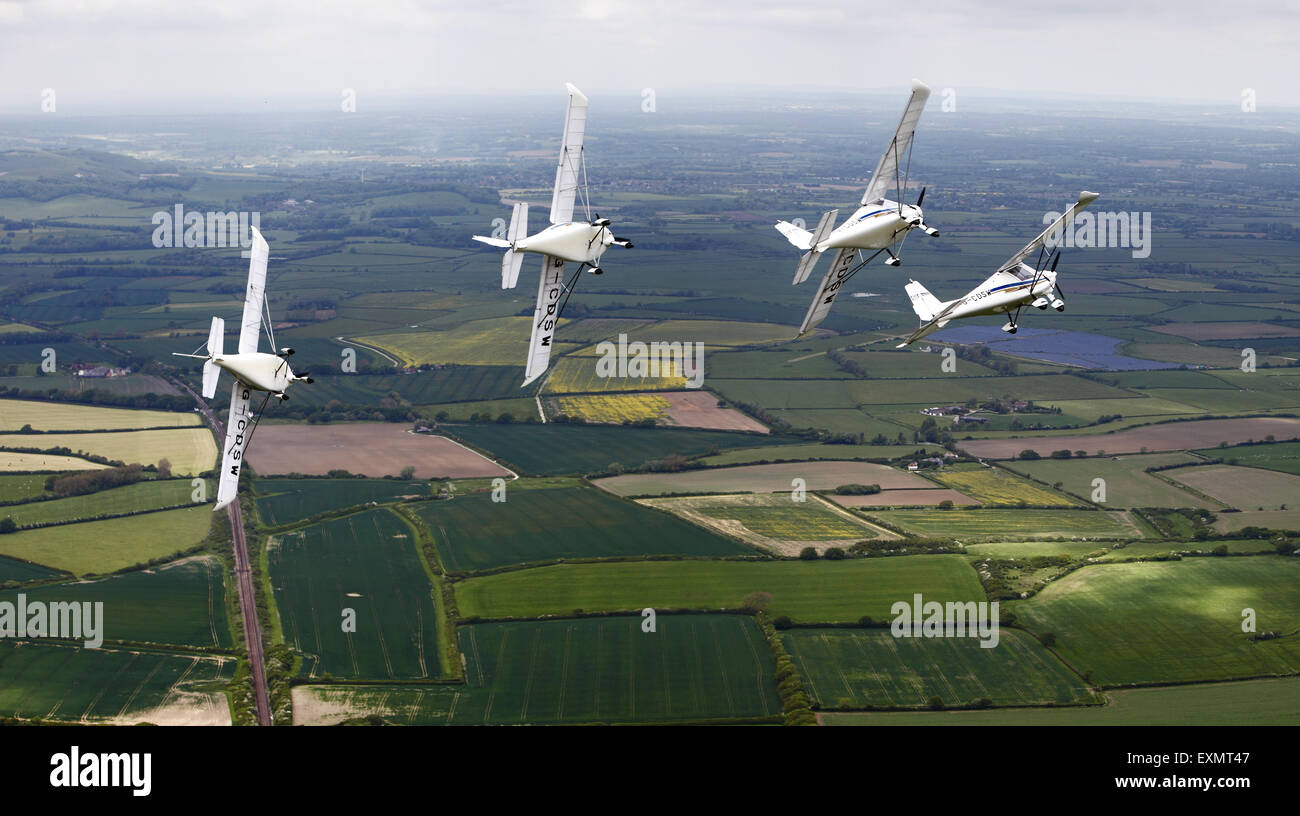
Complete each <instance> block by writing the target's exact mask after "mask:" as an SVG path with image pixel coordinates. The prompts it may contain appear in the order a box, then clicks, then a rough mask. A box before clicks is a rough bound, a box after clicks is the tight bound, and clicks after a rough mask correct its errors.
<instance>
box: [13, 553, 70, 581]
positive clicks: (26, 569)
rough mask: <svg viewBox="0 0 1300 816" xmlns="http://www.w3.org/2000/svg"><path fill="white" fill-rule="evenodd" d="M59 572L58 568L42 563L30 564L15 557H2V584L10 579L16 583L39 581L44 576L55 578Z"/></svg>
mask: <svg viewBox="0 0 1300 816" xmlns="http://www.w3.org/2000/svg"><path fill="white" fill-rule="evenodd" d="M58 574H59V573H58V571H57V570H52V569H50V568H49V567H42V566H41V565H40V564H29V563H27V562H26V561H19V560H17V559H15V558H3V557H0V584H3V583H7V582H9V581H13V582H14V583H23V582H25V581H39V580H41V579H43V578H53V577H54V576H55V575H58Z"/></svg>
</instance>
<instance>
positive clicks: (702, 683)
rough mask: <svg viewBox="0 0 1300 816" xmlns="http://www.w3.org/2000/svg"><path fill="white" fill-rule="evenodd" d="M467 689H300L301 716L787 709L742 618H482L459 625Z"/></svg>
mask: <svg viewBox="0 0 1300 816" xmlns="http://www.w3.org/2000/svg"><path fill="white" fill-rule="evenodd" d="M457 636H458V638H459V641H460V648H461V651H462V652H463V653H464V655H465V657H466V665H467V672H466V679H467V684H466V686H464V687H456V686H442V687H437V686H425V687H421V688H412V687H409V686H408V687H401V686H300V687H298V688H296V689H294V722H295V724H299V725H304V724H305V725H327V724H333V723H337V722H340V721H342V720H344V719H348V718H351V717H359V716H365V715H368V714H376V715H378V716H380V717H383V718H384V719H385V720H387V721H389V722H392V723H395V724H399V725H437V724H455V725H469V724H474V723H494V724H502V725H508V724H518V723H583V722H671V721H681V720H706V719H735V718H756V717H773V716H779V715H780V713H781V704H780V701H779V700H777V698H776V685H775V681H774V678H773V676H772V671H773V669H772V659H771V657H770V655H769V654H768V651H767V644H766V643H765V642H764V641H763V638H762V635H761V634H760V633H759V631H758V629H757V627H755V626H754V623H753V621H752V620H750V619H749V618H746V617H742V616H739V615H680V616H674V615H661V616H659V618H658V620H657V621H656V631H655V632H654V633H652V634H646V633H644V632H642V631H641V618H640V617H639V616H638V617H615V618H598V619H583V620H555V621H542V622H535V623H530V622H524V623H503V624H493V623H485V624H476V625H472V626H462V627H460V628H459V629H458V630H457Z"/></svg>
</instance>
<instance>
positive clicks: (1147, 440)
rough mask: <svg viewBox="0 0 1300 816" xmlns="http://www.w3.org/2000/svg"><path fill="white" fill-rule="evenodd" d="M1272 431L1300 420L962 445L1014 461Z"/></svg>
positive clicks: (1294, 428)
mask: <svg viewBox="0 0 1300 816" xmlns="http://www.w3.org/2000/svg"><path fill="white" fill-rule="evenodd" d="M1270 434H1272V435H1274V436H1276V437H1277V438H1278V439H1291V438H1293V437H1296V436H1300V419H1293V418H1290V417H1247V418H1243V419H1204V420H1189V421H1187V422H1167V423H1164V424H1161V425H1147V426H1143V427H1141V428H1132V429H1129V430H1126V431H1117V432H1115V433H1109V434H1092V435H1089V436H1078V435H1076V436H1034V437H1025V438H1020V439H977V440H967V441H963V442H959V443H958V446H959V447H961V448H962V449H963V450H965V451H967V452H968V453H970V454H972V455H973V456H979V457H981V458H985V459H1011V458H1013V457H1015V456H1016V455H1017V454H1019V453H1020V452H1021V451H1022V450H1026V449H1030V450H1036V451H1038V453H1039V454H1041V455H1043V456H1047V455H1048V454H1050V453H1051V452H1052V451H1054V450H1063V449H1069V450H1084V451H1087V452H1088V455H1089V456H1095V455H1098V454H1099V453H1101V452H1105V453H1107V454H1116V453H1139V452H1145V451H1144V449H1145V450H1151V451H1170V450H1187V449H1189V448H1203V447H1205V446H1206V445H1205V443H1206V442H1207V441H1209V440H1214V444H1218V443H1219V442H1227V443H1229V444H1235V443H1238V442H1245V441H1247V440H1251V439H1263V438H1265V437H1267V436H1269V435H1270Z"/></svg>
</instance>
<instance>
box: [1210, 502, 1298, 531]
mask: <svg viewBox="0 0 1300 816" xmlns="http://www.w3.org/2000/svg"><path fill="white" fill-rule="evenodd" d="M1243 527H1268V528H1269V529H1273V530H1292V531H1296V532H1300V507H1291V508H1289V509H1287V510H1246V511H1245V512H1242V513H1222V514H1220V515H1219V520H1218V521H1216V522H1214V529H1215V531H1216V532H1219V533H1231V532H1235V531H1237V530H1240V529H1242V528H1243Z"/></svg>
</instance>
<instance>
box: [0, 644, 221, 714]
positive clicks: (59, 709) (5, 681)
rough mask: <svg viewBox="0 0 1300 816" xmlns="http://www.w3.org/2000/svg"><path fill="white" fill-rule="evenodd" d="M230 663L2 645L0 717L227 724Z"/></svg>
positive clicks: (213, 659) (193, 657)
mask: <svg viewBox="0 0 1300 816" xmlns="http://www.w3.org/2000/svg"><path fill="white" fill-rule="evenodd" d="M235 662H236V661H235V659H234V658H232V657H206V656H199V655H179V654H169V653H165V652H149V651H127V650H121V649H112V648H103V649H83V648H79V647H73V646H63V645H55V644H50V643H39V644H37V643H30V642H15V641H11V640H7V639H6V640H3V641H0V715H3V716H6V717H19V718H23V719H36V718H41V719H48V720H67V721H72V722H88V723H112V724H133V723H145V722H148V723H153V724H155V725H230V707H229V705H228V703H227V702H226V695H225V694H224V693H223V692H222V691H221V690H220V688H219V687H220V686H224V685H225V684H226V683H228V682H230V680H231V678H232V677H233V676H234V674H235Z"/></svg>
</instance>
